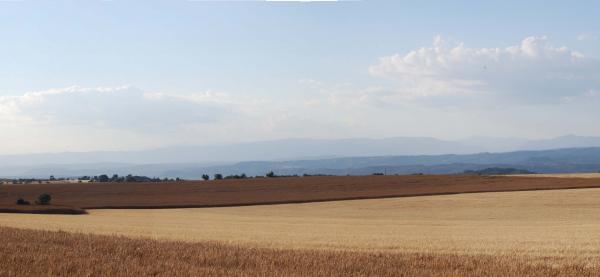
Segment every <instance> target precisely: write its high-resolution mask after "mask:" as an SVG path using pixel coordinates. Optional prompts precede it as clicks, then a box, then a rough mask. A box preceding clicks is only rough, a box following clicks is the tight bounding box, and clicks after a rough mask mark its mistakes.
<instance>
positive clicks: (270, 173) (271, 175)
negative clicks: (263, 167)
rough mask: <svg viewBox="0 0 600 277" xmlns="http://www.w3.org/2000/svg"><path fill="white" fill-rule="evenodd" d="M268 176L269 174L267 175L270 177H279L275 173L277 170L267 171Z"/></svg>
mask: <svg viewBox="0 0 600 277" xmlns="http://www.w3.org/2000/svg"><path fill="white" fill-rule="evenodd" d="M266 176H267V177H269V178H273V177H277V176H276V175H275V172H273V171H271V172H269V173H267V175H266Z"/></svg>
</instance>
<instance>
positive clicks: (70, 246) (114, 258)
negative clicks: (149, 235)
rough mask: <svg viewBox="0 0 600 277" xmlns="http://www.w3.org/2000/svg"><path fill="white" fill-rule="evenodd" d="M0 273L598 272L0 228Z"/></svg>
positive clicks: (560, 265)
mask: <svg viewBox="0 0 600 277" xmlns="http://www.w3.org/2000/svg"><path fill="white" fill-rule="evenodd" d="M0 245H2V248H0V276H205V275H210V276H224V275H227V276H595V275H598V271H597V270H598V268H594V267H588V266H585V265H583V264H580V263H578V262H577V261H572V260H568V259H562V258H552V257H551V258H545V259H540V258H531V257H526V256H487V255H476V256H466V255H445V254H435V255H433V254H416V253H412V254H410V253H364V252H347V251H342V252H340V251H323V250H321V251H316V250H273V249H263V248H250V247H240V246H231V245H224V244H219V243H207V242H205V243H183V242H166V241H155V240H141V239H130V238H124V237H111V236H98V235H82V234H70V233H65V232H47V231H31V230H18V229H11V228H0Z"/></svg>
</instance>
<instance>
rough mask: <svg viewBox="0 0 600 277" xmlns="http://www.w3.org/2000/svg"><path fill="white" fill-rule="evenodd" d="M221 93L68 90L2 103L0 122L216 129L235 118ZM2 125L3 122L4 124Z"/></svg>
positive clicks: (5, 99)
mask: <svg viewBox="0 0 600 277" xmlns="http://www.w3.org/2000/svg"><path fill="white" fill-rule="evenodd" d="M228 104H229V102H228V97H227V95H226V94H222V93H212V92H205V93H198V94H188V95H176V94H165V93H146V92H143V91H142V90H140V89H137V88H135V87H130V86H123V87H113V88H103V87H99V88H83V87H77V86H73V87H68V88H61V89H50V90H46V91H38V92H28V93H25V94H23V95H21V96H12V97H7V96H5V97H2V98H0V116H1V117H2V118H4V119H10V120H11V121H13V122H19V123H20V124H22V123H31V124H46V125H86V126H90V127H96V128H114V129H131V130H137V131H144V132H154V131H164V130H165V129H175V128H178V127H180V126H182V125H186V124H203V123H213V122H218V121H220V120H222V119H223V118H224V117H227V116H229V115H231V114H233V113H235V107H233V106H232V105H228ZM0 119H1V118H0Z"/></svg>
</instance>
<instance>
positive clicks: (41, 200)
mask: <svg viewBox="0 0 600 277" xmlns="http://www.w3.org/2000/svg"><path fill="white" fill-rule="evenodd" d="M51 200H52V196H50V194H47V193H42V194H40V196H38V198H37V204H39V205H49V204H50V201H51Z"/></svg>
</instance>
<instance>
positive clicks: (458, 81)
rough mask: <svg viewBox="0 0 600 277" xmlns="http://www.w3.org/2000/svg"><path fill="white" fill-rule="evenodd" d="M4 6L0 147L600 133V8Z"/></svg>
mask: <svg viewBox="0 0 600 277" xmlns="http://www.w3.org/2000/svg"><path fill="white" fill-rule="evenodd" d="M479 2H484V1H410V2H409V1H368V0H363V1H346V2H342V1H340V2H304V3H294V2H261V1H234V2H225V1H125V0H113V1H33V0H23V1H19V0H16V1H0V130H1V132H0V154H15V153H37V152H62V151H93V150H132V149H148V148H156V147H163V146H173V145H209V144H227V143H237V142H251V141H262V140H275V139H285V138H326V139H329V138H331V139H334V138H354V137H368V138H385V137H398V136H403V137H436V138H441V139H461V138H469V137H480V136H483V137H487V136H489V137H519V138H548V137H555V136H561V135H567V134H574V135H585V136H600V127H598V119H600V19H599V18H598V14H599V13H600V3H598V2H597V1H576V2H573V1H526V2H524V1H485V3H479Z"/></svg>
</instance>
